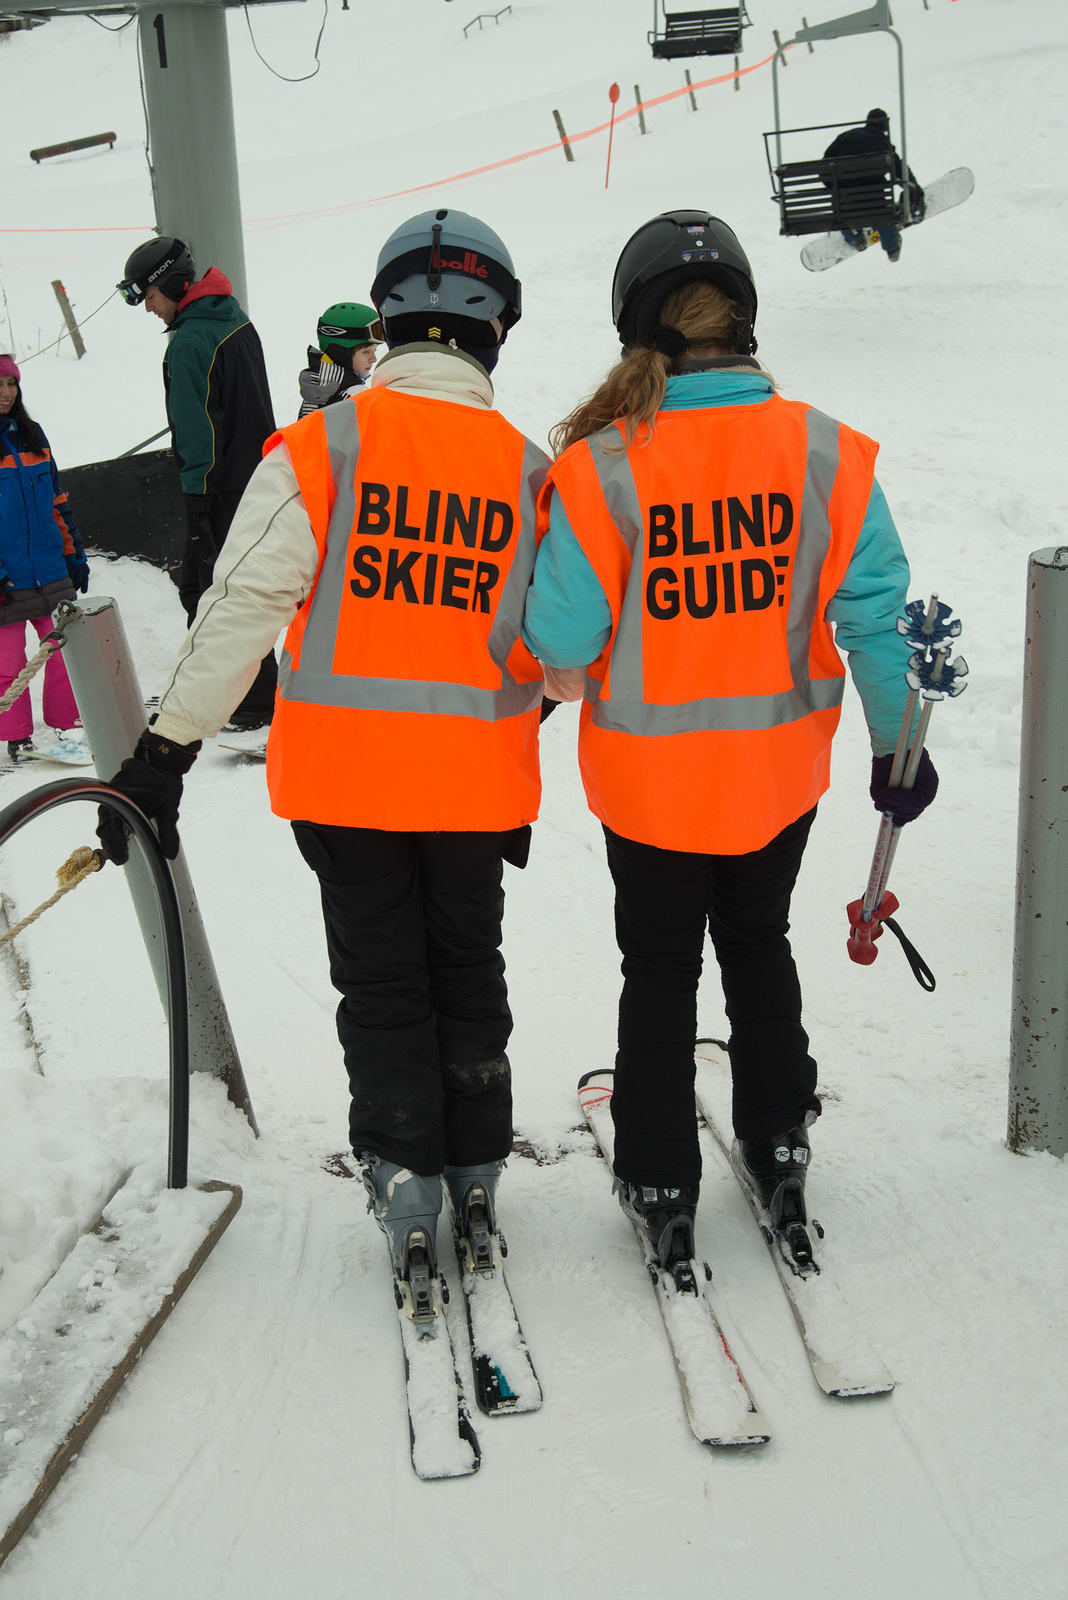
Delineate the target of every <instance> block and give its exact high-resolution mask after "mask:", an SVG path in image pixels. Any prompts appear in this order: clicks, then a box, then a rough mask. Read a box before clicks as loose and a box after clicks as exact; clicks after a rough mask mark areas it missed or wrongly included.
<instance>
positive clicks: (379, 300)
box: [371, 208, 523, 350]
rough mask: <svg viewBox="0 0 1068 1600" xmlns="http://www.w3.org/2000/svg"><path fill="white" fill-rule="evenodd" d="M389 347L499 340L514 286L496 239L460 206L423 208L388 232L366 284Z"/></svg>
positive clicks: (470, 345)
mask: <svg viewBox="0 0 1068 1600" xmlns="http://www.w3.org/2000/svg"><path fill="white" fill-rule="evenodd" d="M371 299H372V300H373V302H374V304H375V306H376V307H377V309H378V313H379V316H380V317H381V318H382V321H383V324H384V326H385V330H386V338H387V339H388V340H389V343H390V344H391V345H397V344H409V343H412V342H415V341H422V340H432V341H437V340H439V339H440V340H441V342H442V343H443V344H448V343H449V341H450V340H455V342H456V344H457V345H459V346H461V347H466V348H467V349H468V350H492V349H494V348H495V347H496V346H497V345H500V344H503V343H504V341H505V339H506V338H507V335H508V330H509V328H514V327H515V325H516V323H517V322H518V321H519V318H520V316H521V315H522V310H523V305H522V292H521V289H520V285H519V280H518V279H517V278H516V275H515V267H514V266H513V264H512V258H511V256H510V255H509V254H508V251H507V250H506V249H505V246H504V242H503V240H502V239H501V238H500V237H499V236H498V235H497V234H496V233H494V231H493V229H492V228H490V227H487V225H486V223H484V222H481V221H480V220H479V218H478V217H472V216H468V214H467V212H466V211H451V210H447V209H444V208H443V209H441V210H439V211H423V212H421V213H420V214H419V215H418V216H417V217H410V218H409V219H408V221H407V222H402V223H401V225H400V227H399V228H397V229H396V230H395V231H394V232H393V233H391V234H390V236H389V238H388V239H387V240H386V242H385V244H384V245H383V246H382V249H381V251H380V252H379V256H378V275H377V277H376V278H375V281H374V283H373V284H372V286H371Z"/></svg>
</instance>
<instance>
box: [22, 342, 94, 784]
mask: <svg viewBox="0 0 1068 1600" xmlns="http://www.w3.org/2000/svg"><path fill="white" fill-rule="evenodd" d="M88 587H89V564H88V562H87V561H86V559H85V551H84V550H83V548H82V540H81V534H80V533H79V532H78V526H77V524H76V522H75V520H74V517H73V516H72V514H71V510H70V507H69V506H68V504H67V496H66V495H65V494H64V492H63V488H62V485H61V484H60V481H59V473H58V471H57V470H56V464H55V462H54V461H53V460H52V452H51V449H50V448H49V444H48V440H47V439H46V438H45V435H44V431H43V429H41V428H40V427H39V426H38V424H37V423H35V422H33V421H32V419H31V418H30V416H29V413H28V412H27V410H26V407H25V405H24V403H23V399H22V388H21V373H20V371H19V368H18V366H17V365H16V362H15V360H14V357H13V356H9V355H0V696H2V695H3V694H4V693H6V691H7V690H8V689H9V688H10V687H11V685H12V684H13V683H14V681H15V679H16V678H17V677H18V675H19V673H20V672H21V671H22V669H23V667H24V666H25V665H26V623H27V622H28V623H29V624H30V625H31V627H32V628H33V630H34V632H35V633H36V634H37V636H38V638H39V639H43V638H45V636H46V635H47V634H49V633H51V631H52V613H53V611H54V610H55V608H56V607H57V606H58V605H59V604H60V602H61V601H63V600H68V601H69V600H73V599H74V598H75V596H76V593H77V592H78V591H81V593H82V594H84V593H85V592H86V590H87V589H88ZM43 709H44V719H45V722H46V723H48V725H49V727H51V728H54V729H56V730H57V731H58V743H57V748H58V745H59V744H62V743H63V742H64V741H66V743H68V744H70V746H71V748H72V749H73V747H74V745H75V744H77V743H79V740H78V738H77V735H76V734H74V733H73V730H75V729H78V728H80V726H81V723H80V720H79V717H78V707H77V705H76V704H75V701H74V694H73V692H72V690H71V686H70V679H69V678H68V677H67V669H66V667H65V666H64V665H63V656H62V653H61V652H60V651H58V650H56V651H54V652H53V653H52V655H51V656H50V657H49V659H48V661H47V662H46V663H45V668H44V707H43ZM67 730H70V732H69V733H68V732H67ZM0 741H4V742H6V744H7V751H8V756H9V757H10V759H11V760H12V761H18V760H19V759H21V758H22V757H23V756H26V755H30V754H44V753H45V751H44V750H42V751H35V750H34V744H33V709H32V706H31V704H30V691H29V689H26V690H25V691H24V692H23V693H22V694H21V695H20V696H19V698H18V699H17V700H16V701H15V704H14V705H13V706H12V707H11V708H10V710H8V711H5V712H3V714H2V715H0ZM49 748H51V747H49Z"/></svg>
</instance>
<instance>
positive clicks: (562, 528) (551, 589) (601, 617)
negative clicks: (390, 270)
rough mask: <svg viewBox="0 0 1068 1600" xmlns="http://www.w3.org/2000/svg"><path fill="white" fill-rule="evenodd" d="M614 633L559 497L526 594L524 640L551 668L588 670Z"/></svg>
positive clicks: (596, 582) (553, 504)
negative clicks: (585, 668) (583, 668)
mask: <svg viewBox="0 0 1068 1600" xmlns="http://www.w3.org/2000/svg"><path fill="white" fill-rule="evenodd" d="M611 633H612V608H611V606H610V605H609V604H608V601H607V599H606V598H605V592H604V590H603V589H602V588H601V585H600V581H599V579H598V577H597V574H596V573H595V572H594V570H593V568H592V567H591V565H590V562H589V557H588V556H587V555H586V552H585V551H584V550H583V548H582V546H581V545H580V544H579V542H578V540H577V539H576V537H575V534H574V531H573V529H572V527H571V524H570V522H569V521H568V520H567V512H566V511H565V510H564V506H563V502H562V500H561V499H560V496H559V495H558V494H554V495H553V498H552V502H551V504H550V507H549V531H548V533H547V534H546V535H545V538H544V539H543V540H542V541H541V546H540V548H539V550H538V559H537V561H536V562H535V565H534V578H533V581H532V582H531V585H530V588H529V589H528V590H527V603H526V611H525V613H524V616H523V641H524V643H525V644H526V647H527V649H528V650H530V651H531V652H532V653H533V654H534V655H535V656H537V658H538V660H539V661H544V662H546V663H547V664H548V665H549V666H550V667H588V666H589V664H590V662H591V661H596V660H597V657H598V656H599V655H600V653H601V651H602V650H603V649H604V647H605V645H606V644H607V643H608V640H609V638H610V636H611Z"/></svg>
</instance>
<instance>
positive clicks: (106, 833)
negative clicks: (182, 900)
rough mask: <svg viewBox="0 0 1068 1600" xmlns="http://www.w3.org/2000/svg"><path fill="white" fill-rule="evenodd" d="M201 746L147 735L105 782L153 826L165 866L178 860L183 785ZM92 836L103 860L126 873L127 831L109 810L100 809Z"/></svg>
mask: <svg viewBox="0 0 1068 1600" xmlns="http://www.w3.org/2000/svg"><path fill="white" fill-rule="evenodd" d="M200 744H201V741H200V740H199V739H198V740H197V741H196V743H195V744H174V743H172V742H171V740H169V739H161V738H160V736H159V734H158V733H152V732H150V730H149V729H148V728H146V729H145V731H144V733H143V734H142V735H141V737H140V739H139V740H138V741H137V749H136V750H135V751H134V753H133V755H132V756H127V758H126V760H125V761H124V762H123V764H122V766H121V767H120V768H119V770H118V772H117V773H116V774H115V776H114V777H113V778H111V779H110V780H109V781H110V783H111V787H112V788H113V789H118V791H119V793H120V794H124V795H125V796H126V798H127V800H132V801H133V803H134V805H135V806H137V807H138V808H139V810H141V811H143V812H144V814H145V816H146V817H149V818H150V819H152V820H153V821H154V822H155V823H156V828H157V832H158V833H159V842H160V844H161V846H162V847H163V854H164V855H165V856H166V857H167V860H168V861H173V860H174V858H175V856H176V855H177V854H178V849H179V843H180V841H179V838H178V826H177V824H178V806H179V803H180V801H181V798H182V779H183V777H184V776H185V774H186V773H187V772H188V771H189V769H190V767H191V766H192V765H193V762H194V761H195V760H196V758H197V756H198V754H199V753H200ZM98 818H99V820H98V825H97V830H96V836H97V838H98V839H99V840H100V843H101V846H102V848H103V851H104V854H105V855H106V856H107V858H108V860H109V861H114V863H115V865H116V866H117V867H124V866H125V865H126V863H127V861H129V859H130V846H129V844H128V843H127V840H128V839H129V837H130V833H131V829H130V828H128V827H127V826H126V824H125V822H123V820H122V818H121V817H120V816H119V814H118V812H117V811H113V810H112V809H111V807H110V806H108V805H106V804H105V805H102V806H101V807H100V811H99V813H98Z"/></svg>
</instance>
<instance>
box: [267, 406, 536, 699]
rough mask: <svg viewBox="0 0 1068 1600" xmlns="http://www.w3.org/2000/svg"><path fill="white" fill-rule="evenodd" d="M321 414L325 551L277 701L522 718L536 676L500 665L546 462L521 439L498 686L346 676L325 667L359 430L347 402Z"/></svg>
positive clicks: (494, 636)
mask: <svg viewBox="0 0 1068 1600" xmlns="http://www.w3.org/2000/svg"><path fill="white" fill-rule="evenodd" d="M323 420H324V422H325V423H326V436H327V442H328V445H329V449H330V471H331V474H332V476H333V479H334V483H335V484H336V485H337V499H336V500H335V501H334V509H333V510H332V511H331V513H330V522H329V524H328V526H327V530H326V553H325V555H324V556H323V562H322V566H321V568H320V571H319V577H318V580H317V582H316V585H315V593H314V594H313V595H312V598H311V610H310V612H309V615H308V621H307V625H306V627H305V629H304V639H303V643H302V644H301V651H300V666H299V668H294V666H293V658H292V656H291V655H290V653H289V652H288V651H287V650H283V651H282V653H281V654H282V660H281V663H280V665H279V668H278V688H279V692H280V694H281V697H282V699H283V700H290V701H296V702H299V703H301V704H304V705H315V706H342V707H346V708H348V709H351V710H358V711H413V712H418V713H422V714H424V715H428V716H446V717H475V718H477V719H478V720H479V721H480V722H498V721H500V720H501V719H502V718H503V717H517V716H521V715H522V714H523V713H524V712H526V711H530V710H531V709H532V707H534V706H536V705H539V704H540V702H541V696H542V684H541V680H540V679H539V680H538V681H537V682H535V683H522V684H517V683H516V681H515V679H514V678H513V677H512V674H511V673H510V672H509V671H508V665H507V663H508V657H509V655H510V654H511V651H512V649H513V647H514V645H515V642H516V640H517V639H518V638H519V629H520V624H521V622H522V620H523V601H524V598H525V596H526V592H527V587H528V585H529V583H530V575H531V573H532V572H533V570H534V556H535V553H536V540H535V523H534V505H535V498H536V495H537V492H538V490H539V489H540V488H541V485H542V483H543V482H544V479H545V474H546V472H547V470H548V461H547V460H546V458H545V457H544V456H543V454H542V452H541V451H540V450H538V449H536V448H535V446H534V445H532V444H531V443H530V442H529V440H527V441H526V444H525V448H524V451H523V468H522V472H523V481H522V485H521V488H520V496H519V531H518V534H517V536H516V548H515V553H514V555H513V557H512V564H511V566H510V568H509V571H508V578H507V581H506V583H505V585H504V590H503V592H502V594H501V598H500V600H499V602H498V605H497V612H496V615H495V616H494V619H493V626H492V628H491V629H490V633H489V639H488V641H487V643H488V646H489V652H490V656H491V658H492V660H493V662H494V664H495V665H496V666H497V667H498V668H499V669H500V673H501V687H500V688H499V689H477V688H475V687H474V686H473V685H471V684H466V683H448V682H427V681H426V680H424V679H421V678H366V677H361V676H350V675H347V674H344V673H339V672H334V671H333V670H332V669H333V660H334V653H335V651H336V649H337V634H338V626H339V622H340V617H341V602H342V599H343V598H344V594H345V583H346V581H347V576H348V549H349V540H350V538H351V535H352V528H353V524H354V523H355V521H356V463H357V461H358V459H359V454H360V430H359V422H358V418H357V412H356V407H355V406H354V405H344V404H342V405H336V406H326V407H325V408H324V410H323Z"/></svg>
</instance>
